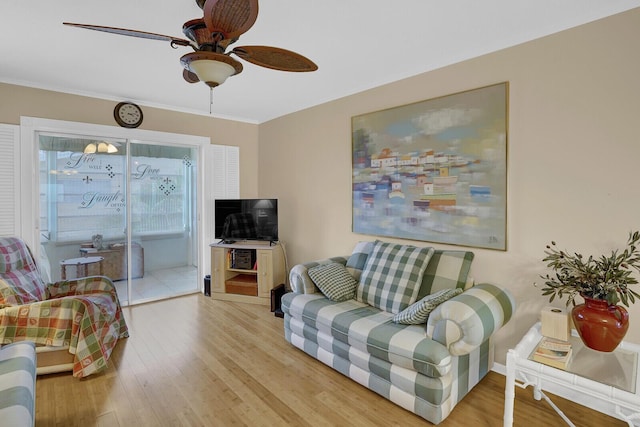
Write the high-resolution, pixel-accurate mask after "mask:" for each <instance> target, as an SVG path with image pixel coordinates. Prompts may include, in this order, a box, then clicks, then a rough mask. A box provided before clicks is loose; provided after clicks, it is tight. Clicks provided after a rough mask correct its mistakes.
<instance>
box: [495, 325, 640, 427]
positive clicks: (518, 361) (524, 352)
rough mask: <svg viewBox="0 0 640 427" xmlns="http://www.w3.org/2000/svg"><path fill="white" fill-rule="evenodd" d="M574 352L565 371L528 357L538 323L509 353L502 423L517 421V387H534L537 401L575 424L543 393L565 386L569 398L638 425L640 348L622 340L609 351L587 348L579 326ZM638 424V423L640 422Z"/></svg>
mask: <svg viewBox="0 0 640 427" xmlns="http://www.w3.org/2000/svg"><path fill="white" fill-rule="evenodd" d="M572 335H573V336H572V338H571V345H572V348H573V356H572V357H571V362H570V363H569V366H568V367H567V370H561V369H557V368H553V367H551V366H547V365H544V364H542V363H539V362H535V361H533V360H531V359H530V357H531V355H532V353H533V351H534V350H535V348H536V347H537V345H538V343H539V342H540V339H542V335H541V334H540V323H536V324H535V325H534V326H533V327H532V328H531V329H530V330H529V332H527V334H526V335H525V336H524V337H523V338H522V340H521V341H520V342H519V343H518V345H517V346H516V348H515V349H511V350H509V351H508V352H507V377H506V385H505V402H504V426H505V427H506V426H511V425H513V405H514V399H515V387H516V386H518V387H521V388H527V387H528V386H532V387H533V396H534V398H535V399H536V400H540V399H542V398H544V399H545V400H546V401H547V402H548V403H549V404H550V405H551V407H552V408H553V409H555V411H556V412H557V413H558V414H559V415H560V416H561V417H562V419H563V420H565V422H566V423H567V424H568V425H570V426H574V424H573V423H572V422H571V420H569V419H568V418H567V417H566V415H565V414H564V413H563V412H562V411H561V410H560V409H559V408H558V407H557V406H556V405H555V404H554V403H553V402H552V401H551V400H550V399H549V398H548V397H547V396H546V395H545V394H544V392H543V390H549V389H550V388H551V389H553V392H554V393H556V394H558V395H562V393H560V392H557V391H556V389H558V390H560V391H562V390H567V391H568V393H570V394H571V396H570V397H569V398H570V399H571V400H573V401H575V402H577V403H580V404H582V405H584V406H587V407H589V408H592V409H595V410H598V411H600V412H604V413H607V414H609V415H611V416H614V417H617V418H620V419H622V420H624V421H626V422H627V424H629V425H630V426H633V425H635V424H634V423H640V395H639V394H638V388H639V387H638V382H639V381H638V374H639V372H638V353H640V346H639V345H636V344H630V343H625V342H622V343H621V344H620V345H619V346H618V348H617V349H616V350H615V351H613V352H611V353H604V352H600V351H595V350H592V349H590V348H587V347H585V345H584V344H583V343H582V340H581V339H580V337H578V336H577V333H576V331H575V330H573V331H572ZM637 425H640V424H637Z"/></svg>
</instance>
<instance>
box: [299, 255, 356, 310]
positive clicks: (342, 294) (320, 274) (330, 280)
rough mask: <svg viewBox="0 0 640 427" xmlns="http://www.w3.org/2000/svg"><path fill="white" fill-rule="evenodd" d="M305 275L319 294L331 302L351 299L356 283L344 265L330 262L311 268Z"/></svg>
mask: <svg viewBox="0 0 640 427" xmlns="http://www.w3.org/2000/svg"><path fill="white" fill-rule="evenodd" d="M307 273H308V274H309V277H310V278H311V280H313V283H315V284H316V286H317V287H318V289H320V292H322V293H323V294H324V296H325V297H327V298H329V299H330V300H331V301H337V302H342V301H347V300H350V299H353V296H354V294H355V291H356V286H358V282H356V279H354V278H353V276H352V275H351V274H349V272H348V271H347V269H346V268H345V266H344V265H342V264H338V263H336V262H332V263H329V264H320V265H317V266H315V267H311V268H310V269H309V270H308V271H307Z"/></svg>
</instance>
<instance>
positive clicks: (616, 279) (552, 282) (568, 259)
mask: <svg viewBox="0 0 640 427" xmlns="http://www.w3.org/2000/svg"><path fill="white" fill-rule="evenodd" d="M639 241H640V232H638V231H635V232H632V233H629V240H628V241H627V247H626V248H625V249H624V251H623V252H619V251H618V250H614V251H612V252H611V255H610V256H605V255H602V256H600V258H594V257H593V256H589V258H586V259H585V257H583V256H582V255H581V254H579V253H574V254H571V253H568V252H566V251H563V250H559V249H557V247H556V242H551V245H547V250H545V252H544V253H545V254H546V257H544V259H543V260H542V261H545V262H547V267H549V268H551V269H552V270H554V272H555V274H554V275H550V274H546V275H544V276H540V277H542V278H543V279H545V285H546V286H545V287H543V288H542V295H545V296H549V295H550V297H549V302H552V301H553V300H554V299H555V297H556V296H557V297H558V298H563V297H564V296H565V295H566V296H567V306H568V305H569V303H572V304H573V305H575V301H574V298H575V297H576V296H577V295H578V294H581V295H583V296H587V297H589V298H596V299H606V300H607V302H608V303H609V304H617V303H618V302H620V301H621V302H622V304H624V305H625V306H627V307H628V306H629V302H631V303H632V304H633V303H635V302H636V298H640V295H639V294H638V293H636V292H634V291H633V290H631V289H629V287H628V285H633V284H637V283H638V280H637V279H636V277H634V276H633V274H632V273H633V272H634V271H633V270H636V272H640V248H638V247H637V246H636V245H637V244H638V242H639Z"/></svg>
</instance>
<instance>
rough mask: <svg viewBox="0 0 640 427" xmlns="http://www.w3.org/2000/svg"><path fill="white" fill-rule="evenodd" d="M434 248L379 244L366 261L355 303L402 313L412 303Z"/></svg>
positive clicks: (374, 247) (376, 244)
mask: <svg viewBox="0 0 640 427" xmlns="http://www.w3.org/2000/svg"><path fill="white" fill-rule="evenodd" d="M431 255H433V248H418V247H415V246H408V245H407V246H404V245H397V244H393V243H384V242H376V243H375V245H374V246H373V250H372V251H371V255H369V257H368V258H367V264H366V265H365V267H364V270H363V271H362V276H361V277H360V283H359V284H358V288H357V290H356V300H358V301H361V302H364V303H366V304H369V305H371V306H373V307H376V308H379V309H380V310H384V311H386V312H388V313H393V314H396V313H399V312H400V311H402V310H404V309H405V308H407V307H408V306H409V305H411V304H413V303H414V302H415V301H416V299H417V295H418V291H419V289H420V283H422V276H423V274H424V271H425V269H426V267H427V264H428V263H429V259H430V258H431Z"/></svg>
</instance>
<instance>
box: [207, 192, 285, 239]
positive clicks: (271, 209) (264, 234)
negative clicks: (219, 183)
mask: <svg viewBox="0 0 640 427" xmlns="http://www.w3.org/2000/svg"><path fill="white" fill-rule="evenodd" d="M215 238H216V239H220V240H222V241H223V242H224V243H233V242H236V241H238V240H266V241H270V242H277V241H278V199H216V200H215Z"/></svg>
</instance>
